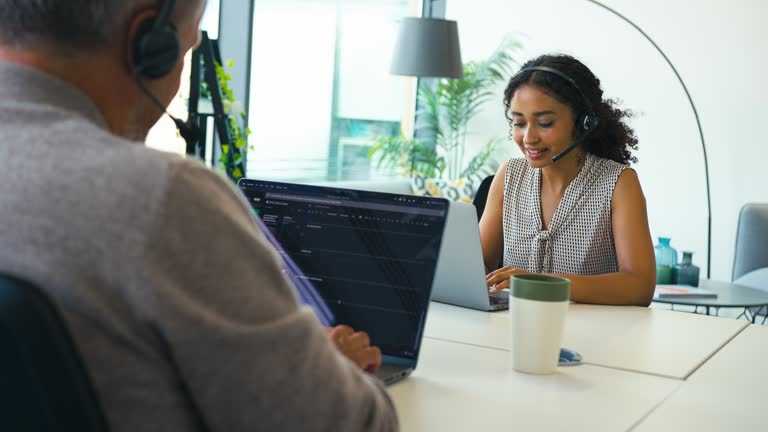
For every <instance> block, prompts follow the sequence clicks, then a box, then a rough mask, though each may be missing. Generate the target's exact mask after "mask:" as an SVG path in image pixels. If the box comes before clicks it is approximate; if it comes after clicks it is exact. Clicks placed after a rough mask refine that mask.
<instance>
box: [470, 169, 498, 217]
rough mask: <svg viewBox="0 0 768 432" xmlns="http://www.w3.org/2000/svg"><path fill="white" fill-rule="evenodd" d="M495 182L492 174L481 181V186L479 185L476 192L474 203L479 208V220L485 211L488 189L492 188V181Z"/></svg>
mask: <svg viewBox="0 0 768 432" xmlns="http://www.w3.org/2000/svg"><path fill="white" fill-rule="evenodd" d="M492 182H493V176H492V175H490V176H488V177H486V178H484V179H483V181H482V182H480V186H478V187H477V193H475V199H474V200H472V204H474V205H475V210H477V221H478V222H480V218H481V217H483V211H485V202H486V201H488V191H490V190H491V183H492Z"/></svg>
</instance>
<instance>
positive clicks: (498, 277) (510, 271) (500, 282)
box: [485, 266, 529, 294]
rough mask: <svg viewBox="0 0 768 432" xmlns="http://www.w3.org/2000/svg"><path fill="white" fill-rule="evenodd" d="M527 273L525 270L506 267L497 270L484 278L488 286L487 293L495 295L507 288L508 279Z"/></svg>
mask: <svg viewBox="0 0 768 432" xmlns="http://www.w3.org/2000/svg"><path fill="white" fill-rule="evenodd" d="M525 273H529V272H527V271H525V270H520V269H516V268H514V267H510V266H506V267H502V268H500V269H498V270H494V271H492V272H490V273H488V275H486V276H485V282H486V283H487V284H488V292H489V293H491V294H496V293H497V292H499V291H501V290H503V289H504V288H509V277H510V276H512V275H515V274H525Z"/></svg>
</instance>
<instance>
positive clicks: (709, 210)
mask: <svg viewBox="0 0 768 432" xmlns="http://www.w3.org/2000/svg"><path fill="white" fill-rule="evenodd" d="M586 1H588V2H590V3H593V4H595V5H597V6H600V7H601V8H603V9H605V10H607V11H608V12H610V13H612V14H614V15H616V16H617V17H619V18H621V19H622V20H624V21H625V22H627V24H629V25H631V26H632V27H634V28H635V30H637V31H639V32H640V34H642V35H643V36H644V37H645V38H646V39H648V42H650V43H651V45H653V47H654V48H656V51H658V52H659V54H661V56H662V57H664V60H665V61H666V62H667V64H668V65H669V67H670V68H672V72H674V73H675V76H676V77H677V80H678V81H679V82H680V85H681V86H682V87H683V91H685V96H686V97H687V98H688V102H689V103H690V104H691V109H693V115H694V117H696V127H698V128H699V138H700V139H701V151H702V153H704V179H705V180H706V184H707V279H709V278H710V275H711V270H712V269H711V267H712V266H711V263H712V199H711V197H710V191H709V163H708V162H707V147H706V145H704V132H703V131H702V130H701V122H700V121H699V112H698V111H696V106H695V105H694V104H693V99H691V94H690V93H689V92H688V87H686V86H685V83H684V82H683V78H682V77H680V74H679V73H678V72H677V69H676V68H675V65H673V64H672V62H671V61H670V60H669V58H668V57H667V55H666V54H664V51H662V50H661V48H659V46H658V45H656V42H654V41H653V39H651V37H650V36H648V34H646V33H645V32H644V31H643V29H641V28H640V27H638V26H637V24H635V23H633V22H632V21H630V20H629V18H627V17H625V16H624V15H622V14H620V13H618V12H617V11H615V10H613V9H611V8H610V7H608V6H606V5H604V4H602V3H600V2H598V1H596V0H586Z"/></svg>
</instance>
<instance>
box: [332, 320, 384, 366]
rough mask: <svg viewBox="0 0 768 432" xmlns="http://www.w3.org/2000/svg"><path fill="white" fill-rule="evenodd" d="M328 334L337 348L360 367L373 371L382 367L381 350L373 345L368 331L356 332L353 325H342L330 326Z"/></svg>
mask: <svg viewBox="0 0 768 432" xmlns="http://www.w3.org/2000/svg"><path fill="white" fill-rule="evenodd" d="M328 335H329V336H330V338H331V341H333V344H334V345H335V346H336V348H338V350H339V351H340V352H341V353H342V354H344V356H345V357H347V358H348V359H350V360H352V362H353V363H355V364H356V365H358V366H359V367H360V369H363V370H365V371H366V372H371V373H373V372H376V371H377V370H379V368H380V367H381V350H380V349H379V347H375V346H371V340H370V338H369V337H368V334H367V333H365V332H360V331H359V332H356V331H354V330H353V329H352V327H349V326H345V325H340V326H336V327H332V328H329V329H328Z"/></svg>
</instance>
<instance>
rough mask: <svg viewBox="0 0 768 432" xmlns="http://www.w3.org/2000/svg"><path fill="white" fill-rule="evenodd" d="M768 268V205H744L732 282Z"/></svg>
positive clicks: (740, 218)
mask: <svg viewBox="0 0 768 432" xmlns="http://www.w3.org/2000/svg"><path fill="white" fill-rule="evenodd" d="M762 267H768V203H749V204H744V207H742V208H741V212H740V213H739V225H738V228H736V250H735V253H734V256H733V273H732V274H731V280H735V279H738V278H739V277H740V276H742V275H744V274H746V273H749V272H751V271H752V270H756V269H759V268H762Z"/></svg>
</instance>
